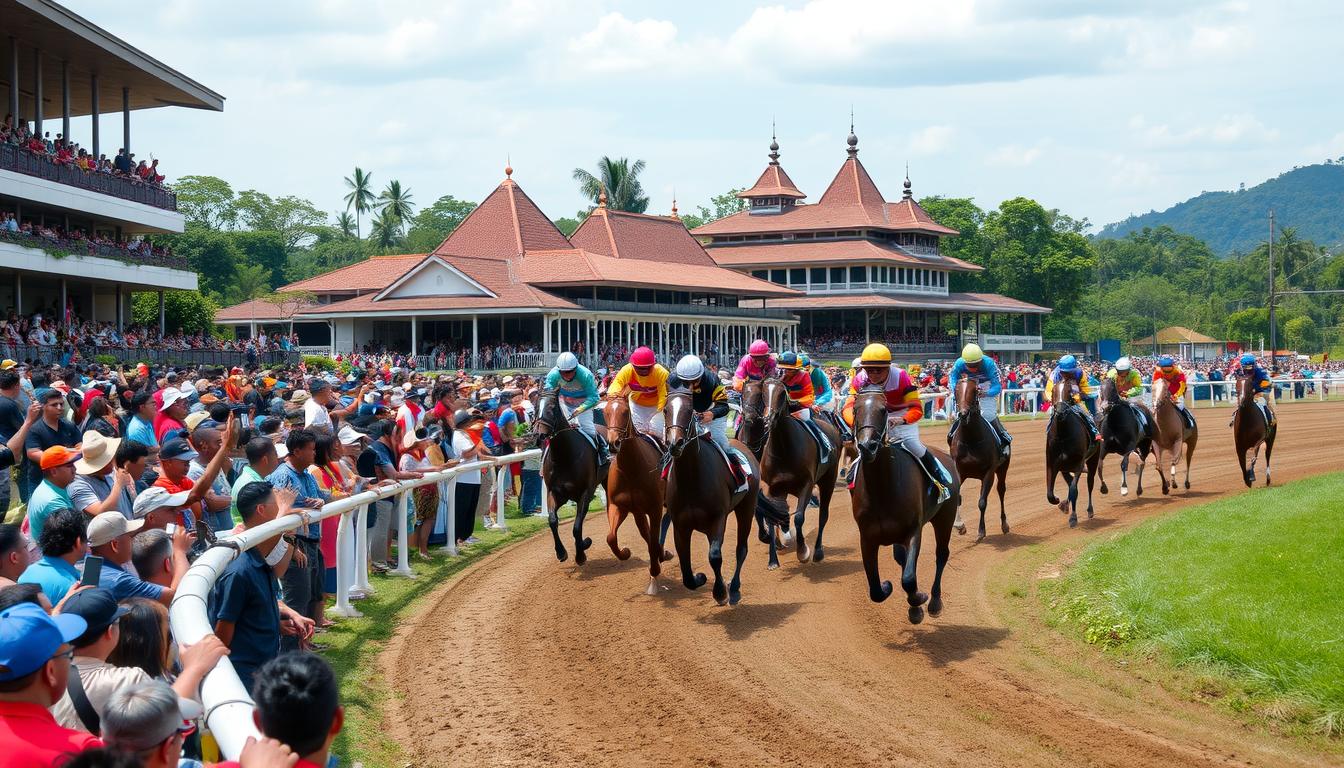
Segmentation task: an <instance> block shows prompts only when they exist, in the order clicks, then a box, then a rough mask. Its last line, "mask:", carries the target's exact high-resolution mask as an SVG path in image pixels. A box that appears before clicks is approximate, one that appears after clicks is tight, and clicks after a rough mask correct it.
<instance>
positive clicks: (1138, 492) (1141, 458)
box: [1134, 446, 1148, 496]
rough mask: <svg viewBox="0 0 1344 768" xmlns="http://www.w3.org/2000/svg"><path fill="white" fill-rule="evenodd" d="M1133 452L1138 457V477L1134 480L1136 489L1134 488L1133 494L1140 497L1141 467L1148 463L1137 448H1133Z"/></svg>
mask: <svg viewBox="0 0 1344 768" xmlns="http://www.w3.org/2000/svg"><path fill="white" fill-rule="evenodd" d="M1134 452H1135V453H1137V454H1138V455H1139V474H1138V477H1137V478H1135V483H1136V487H1135V489H1134V493H1135V495H1137V496H1142V495H1143V467H1144V465H1145V464H1147V463H1148V457H1147V456H1145V455H1144V454H1143V451H1142V450H1140V449H1139V448H1138V447H1137V446H1136V447H1135V448H1134Z"/></svg>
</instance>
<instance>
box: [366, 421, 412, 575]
mask: <svg viewBox="0 0 1344 768" xmlns="http://www.w3.org/2000/svg"><path fill="white" fill-rule="evenodd" d="M396 427H397V425H396V423H395V422H392V421H380V422H377V423H376V424H375V426H374V427H372V428H371V429H370V430H369V436H370V437H372V438H373V441H372V442H371V443H370V444H369V447H368V448H366V449H364V452H363V453H361V454H360V455H359V459H358V460H357V461H356V462H355V463H356V465H357V466H358V469H359V474H360V476H362V477H365V478H368V479H370V480H374V481H377V482H380V483H381V482H386V481H389V480H393V481H395V480H414V479H418V478H420V477H422V475H421V474H420V473H419V472H409V471H406V470H401V469H398V468H397V460H396V455H397V449H396V444H395V443H393V442H392V436H393V434H394V433H395V431H396ZM392 507H393V502H392V500H391V499H383V500H380V501H377V502H374V505H373V508H374V510H375V512H376V517H375V520H374V523H373V530H372V532H370V533H369V567H370V568H372V569H373V570H374V571H376V572H379V573H386V572H387V571H388V564H387V561H388V559H389V557H390V555H391V551H392V550H391V543H390V542H389V541H388V526H389V525H390V524H391V522H392V512H393V510H392Z"/></svg>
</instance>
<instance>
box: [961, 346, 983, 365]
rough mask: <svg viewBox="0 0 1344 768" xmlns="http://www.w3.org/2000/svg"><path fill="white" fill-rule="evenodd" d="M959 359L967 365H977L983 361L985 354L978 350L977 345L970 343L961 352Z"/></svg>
mask: <svg viewBox="0 0 1344 768" xmlns="http://www.w3.org/2000/svg"><path fill="white" fill-rule="evenodd" d="M961 359H962V360H965V361H966V362H967V363H978V362H980V361H981V360H984V359H985V353H984V351H983V350H981V349H980V345H979V344H975V343H971V344H967V345H966V346H965V347H964V348H963V349H962V350H961Z"/></svg>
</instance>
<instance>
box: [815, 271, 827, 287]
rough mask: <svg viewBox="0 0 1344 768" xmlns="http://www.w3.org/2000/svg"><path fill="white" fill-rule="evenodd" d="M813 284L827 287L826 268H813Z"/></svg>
mask: <svg viewBox="0 0 1344 768" xmlns="http://www.w3.org/2000/svg"><path fill="white" fill-rule="evenodd" d="M812 284H813V285H825V284H826V268H825V267H813V268H812Z"/></svg>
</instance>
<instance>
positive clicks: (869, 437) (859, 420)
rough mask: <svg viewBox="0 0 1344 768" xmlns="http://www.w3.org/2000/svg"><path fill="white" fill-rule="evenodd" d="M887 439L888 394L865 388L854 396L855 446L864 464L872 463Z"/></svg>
mask: <svg viewBox="0 0 1344 768" xmlns="http://www.w3.org/2000/svg"><path fill="white" fill-rule="evenodd" d="M886 439H887V394H886V392H884V391H882V388H881V387H864V388H863V389H862V390H861V391H860V392H859V393H858V394H856V395H855V396H854V445H855V446H857V447H858V449H859V456H860V457H862V458H863V461H864V463H867V462H870V461H872V460H873V459H874V458H875V457H876V456H877V452H878V450H879V449H880V448H881V447H882V444H883V443H884V442H886Z"/></svg>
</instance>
